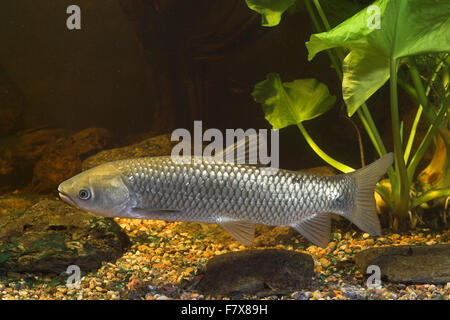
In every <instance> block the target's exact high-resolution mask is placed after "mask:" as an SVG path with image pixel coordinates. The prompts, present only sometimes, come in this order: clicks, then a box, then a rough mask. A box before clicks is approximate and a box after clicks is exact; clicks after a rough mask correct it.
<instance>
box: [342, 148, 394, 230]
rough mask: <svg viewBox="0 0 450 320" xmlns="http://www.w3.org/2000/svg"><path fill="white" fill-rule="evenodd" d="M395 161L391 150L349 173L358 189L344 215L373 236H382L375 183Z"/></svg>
mask: <svg viewBox="0 0 450 320" xmlns="http://www.w3.org/2000/svg"><path fill="white" fill-rule="evenodd" d="M393 161H394V154H393V153H392V152H391V153H388V154H386V155H384V156H383V157H382V158H380V159H378V160H377V161H375V162H373V163H371V164H370V165H368V166H366V167H364V168H362V169H359V170H357V171H355V172H352V173H349V175H350V176H351V177H353V178H354V179H355V182H356V188H355V190H356V191H355V196H354V205H353V208H352V209H351V210H350V212H348V213H346V214H344V215H343V216H344V217H345V218H347V219H348V220H350V221H351V222H353V223H354V224H355V225H356V226H358V228H360V229H361V230H363V231H365V232H367V233H370V234H371V235H373V236H375V235H377V236H381V226H380V220H379V219H378V215H377V211H376V205H375V195H374V192H375V185H376V183H377V182H378V181H379V180H380V179H381V177H382V176H383V175H384V174H385V173H386V172H387V170H388V169H389V167H390V166H391V165H392V162H393Z"/></svg>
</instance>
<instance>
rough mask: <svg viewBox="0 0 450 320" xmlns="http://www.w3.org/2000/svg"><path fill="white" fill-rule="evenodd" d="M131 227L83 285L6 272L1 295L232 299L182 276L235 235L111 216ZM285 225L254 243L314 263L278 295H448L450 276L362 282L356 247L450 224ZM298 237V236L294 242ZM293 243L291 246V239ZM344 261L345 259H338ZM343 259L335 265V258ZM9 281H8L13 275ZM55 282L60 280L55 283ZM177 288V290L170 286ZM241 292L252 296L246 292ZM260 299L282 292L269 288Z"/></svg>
mask: <svg viewBox="0 0 450 320" xmlns="http://www.w3.org/2000/svg"><path fill="white" fill-rule="evenodd" d="M116 221H118V222H119V224H122V225H124V226H127V227H128V230H129V231H128V235H129V236H130V238H131V239H132V241H133V246H132V248H131V249H130V250H129V251H128V252H127V253H126V254H125V255H124V256H123V257H121V258H120V259H118V260H117V261H116V262H115V263H105V264H104V265H103V266H102V267H101V268H100V269H99V270H97V271H96V272H92V273H87V274H86V275H83V277H82V279H81V289H77V290H68V289H67V288H66V287H65V282H64V281H63V280H61V282H59V283H58V280H57V279H58V278H57V275H33V276H32V277H33V280H32V282H33V281H35V280H36V283H34V284H33V285H32V286H30V285H29V284H28V282H29V280H27V281H25V280H24V279H29V278H30V275H28V274H26V275H25V274H19V273H9V274H7V275H6V277H5V276H0V299H4V300H7V299H14V300H15V299H78V300H83V299H110V300H119V299H127V298H129V297H130V296H131V293H132V292H134V297H135V298H136V299H149V300H156V299H159V300H166V299H191V300H201V299H214V298H219V299H230V298H233V297H229V296H219V297H208V296H207V297H205V296H203V295H201V294H199V293H197V292H195V291H194V292H193V290H194V289H195V287H192V288H189V286H187V287H184V286H183V287H181V286H180V283H186V282H188V283H191V280H192V279H193V278H194V277H196V276H197V275H198V274H201V272H200V271H197V270H203V269H204V266H205V265H206V263H207V261H208V258H210V257H213V256H215V255H219V254H223V253H227V252H230V251H236V250H243V249H244V248H243V247H242V246H241V245H240V244H238V243H237V242H236V241H234V240H232V239H231V238H230V237H229V236H228V235H227V234H226V233H225V232H223V231H221V229H220V228H211V229H208V231H204V230H203V229H202V227H201V226H200V225H198V224H186V223H165V222H163V223H162V222H161V221H151V220H148V221H142V223H141V221H139V223H136V222H135V221H134V220H132V219H116ZM281 230H283V228H272V229H269V230H267V231H264V233H262V234H261V235H258V236H257V237H256V240H255V244H254V247H255V248H256V249H262V248H283V249H287V250H293V251H297V252H306V253H309V254H310V255H311V256H312V257H313V259H314V260H315V263H316V269H315V270H316V274H315V276H314V278H315V280H314V285H315V287H314V288H313V289H309V290H310V291H297V292H293V293H291V294H290V295H286V296H283V297H281V299H295V300H309V299H314V300H319V299H320V300H324V299H326V300H343V299H392V300H401V299H430V300H431V299H446V300H448V298H449V292H450V283H447V284H445V285H427V284H424V285H417V286H416V285H406V284H389V283H383V287H381V288H377V289H368V288H366V283H365V281H366V280H365V278H364V276H365V275H362V274H361V273H360V272H358V271H357V270H355V268H354V264H353V259H354V255H355V253H357V252H358V251H360V250H362V249H365V248H367V247H373V246H383V245H390V244H394V245H399V244H422V243H426V242H429V243H432V242H433V241H435V242H436V243H448V242H449V241H450V231H443V232H441V233H440V234H437V235H436V236H434V235H433V236H432V235H430V234H428V232H427V235H426V236H424V235H423V234H422V235H420V233H421V232H411V233H410V234H404V235H397V234H385V235H384V236H383V237H370V235H368V234H365V233H362V232H354V231H351V232H347V233H341V232H337V231H335V232H334V233H333V235H332V239H333V241H331V242H330V243H329V244H328V246H327V247H326V248H325V249H322V248H319V247H317V246H314V245H311V244H308V243H307V242H304V240H303V239H302V238H301V236H296V237H295V238H293V239H295V240H292V243H291V244H287V243H286V244H280V243H277V242H276V241H275V239H276V236H277V235H278V234H279V233H280V232H281ZM299 239H300V240H301V241H299ZM294 244H295V245H294ZM342 261H348V262H347V263H342ZM337 263H339V264H340V266H339V268H337V266H336V264H337ZM12 280H13V281H12ZM55 281H56V282H57V283H56V284H55ZM170 288H175V289H176V290H171V289H170ZM241 298H242V299H257V298H258V297H257V296H247V295H243V296H242V297H241ZM262 299H265V300H274V299H280V297H279V296H275V295H269V296H265V297H263V298H262Z"/></svg>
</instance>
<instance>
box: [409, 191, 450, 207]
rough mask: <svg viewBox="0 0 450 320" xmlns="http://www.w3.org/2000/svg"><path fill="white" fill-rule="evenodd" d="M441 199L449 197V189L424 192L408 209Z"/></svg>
mask: <svg viewBox="0 0 450 320" xmlns="http://www.w3.org/2000/svg"><path fill="white" fill-rule="evenodd" d="M441 197H450V189H449V188H448V189H434V190H430V191H428V192H425V193H424V194H423V195H421V196H420V197H417V198H416V199H414V200H413V202H412V204H411V208H410V209H412V208H415V207H417V206H420V205H421V204H422V203H424V202H428V201H431V200H434V199H437V198H441Z"/></svg>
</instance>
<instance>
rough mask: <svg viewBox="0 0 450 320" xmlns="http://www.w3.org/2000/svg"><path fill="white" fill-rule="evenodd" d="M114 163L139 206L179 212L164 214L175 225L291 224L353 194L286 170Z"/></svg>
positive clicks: (331, 181) (155, 161)
mask: <svg viewBox="0 0 450 320" xmlns="http://www.w3.org/2000/svg"><path fill="white" fill-rule="evenodd" d="M116 164H117V165H118V167H119V170H120V171H121V172H122V173H123V175H124V176H125V177H126V178H127V181H128V186H129V188H130V189H131V190H132V191H133V194H134V196H135V199H134V200H135V201H136V205H137V207H140V208H154V209H155V210H157V209H164V210H177V211H181V212H182V213H179V212H177V213H171V212H168V213H167V217H166V219H167V220H172V219H173V220H177V221H192V220H195V221H199V222H212V223H217V222H219V221H222V220H243V221H248V222H251V223H258V224H266V225H283V226H284V225H291V224H293V223H296V222H298V220H299V219H300V218H305V217H308V216H309V215H314V214H316V213H318V212H329V211H333V209H334V205H335V203H334V199H335V198H336V197H337V196H339V195H340V194H342V193H343V190H342V189H345V188H346V189H347V192H346V194H351V192H352V190H351V188H352V187H353V185H354V182H352V181H351V179H348V178H347V179H343V177H340V176H336V177H321V176H314V175H308V174H302V173H298V172H293V171H288V170H278V171H277V173H276V174H274V175H265V174H264V173H262V171H261V170H260V169H259V168H258V167H254V166H247V165H239V164H231V163H226V162H216V161H214V160H212V159H211V160H208V159H204V158H203V159H197V158H192V159H191V161H189V162H188V163H176V161H175V162H174V161H173V160H172V158H171V157H153V158H141V159H130V160H122V161H118V162H116ZM343 180H345V181H343ZM343 182H345V183H343ZM343 186H345V187H344V188H343ZM220 204H224V205H223V206H221V205H220ZM177 215H178V216H177Z"/></svg>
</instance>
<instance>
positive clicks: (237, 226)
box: [220, 221, 255, 246]
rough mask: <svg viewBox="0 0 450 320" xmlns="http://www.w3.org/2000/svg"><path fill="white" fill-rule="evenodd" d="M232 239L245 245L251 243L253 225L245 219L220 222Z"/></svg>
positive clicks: (253, 234) (253, 236)
mask: <svg viewBox="0 0 450 320" xmlns="http://www.w3.org/2000/svg"><path fill="white" fill-rule="evenodd" d="M220 225H221V226H222V228H224V229H225V231H227V232H228V233H229V234H230V235H231V236H232V237H233V238H234V239H236V240H237V241H239V242H240V243H242V244H243V245H245V246H249V245H251V244H252V242H253V239H254V238H255V225H254V224H253V223H249V222H245V221H228V222H222V223H220Z"/></svg>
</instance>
